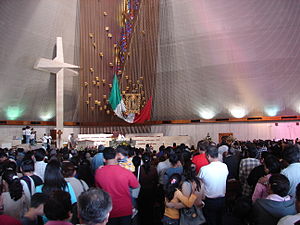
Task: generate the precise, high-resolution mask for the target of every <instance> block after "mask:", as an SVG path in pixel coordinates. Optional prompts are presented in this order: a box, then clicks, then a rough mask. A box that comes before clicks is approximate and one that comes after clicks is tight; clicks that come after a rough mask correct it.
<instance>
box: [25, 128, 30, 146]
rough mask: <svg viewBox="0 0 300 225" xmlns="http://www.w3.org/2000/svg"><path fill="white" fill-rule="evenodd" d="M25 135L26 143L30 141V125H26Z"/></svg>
mask: <svg viewBox="0 0 300 225" xmlns="http://www.w3.org/2000/svg"><path fill="white" fill-rule="evenodd" d="M25 135H26V144H29V142H30V135H31V130H30V127H29V126H27V127H26V129H25Z"/></svg>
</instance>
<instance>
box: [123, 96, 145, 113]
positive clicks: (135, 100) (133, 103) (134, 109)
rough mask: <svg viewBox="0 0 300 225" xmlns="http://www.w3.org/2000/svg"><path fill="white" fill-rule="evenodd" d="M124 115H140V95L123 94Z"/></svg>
mask: <svg viewBox="0 0 300 225" xmlns="http://www.w3.org/2000/svg"><path fill="white" fill-rule="evenodd" d="M124 103H125V106H126V109H127V111H126V113H140V108H141V95H140V94H132V93H131V94H125V102H124Z"/></svg>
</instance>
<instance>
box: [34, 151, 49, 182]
mask: <svg viewBox="0 0 300 225" xmlns="http://www.w3.org/2000/svg"><path fill="white" fill-rule="evenodd" d="M45 156H46V152H45V150H44V149H43V148H40V149H37V150H36V152H35V154H34V157H35V159H36V162H35V164H34V174H35V175H38V176H39V177H40V178H41V179H42V180H43V181H44V175H45V170H46V166H47V163H45V162H44V159H45Z"/></svg>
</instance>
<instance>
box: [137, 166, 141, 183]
mask: <svg viewBox="0 0 300 225" xmlns="http://www.w3.org/2000/svg"><path fill="white" fill-rule="evenodd" d="M140 171H141V166H139V167H138V174H137V180H138V181H140Z"/></svg>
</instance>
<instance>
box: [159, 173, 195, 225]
mask: <svg viewBox="0 0 300 225" xmlns="http://www.w3.org/2000/svg"><path fill="white" fill-rule="evenodd" d="M181 181H182V176H181V175H180V174H178V173H174V174H173V175H171V176H170V178H169V180H168V182H167V183H166V187H165V203H166V207H165V213H164V217H163V219H162V222H163V224H164V225H179V219H180V213H179V210H178V209H176V208H171V207H169V203H171V204H178V203H182V204H183V205H184V206H185V207H192V206H193V205H194V202H195V200H196V199H197V196H196V195H194V192H195V189H196V185H195V183H193V184H192V187H191V195H190V197H188V198H187V197H186V196H184V195H183V194H182V192H181V191H180V190H179V189H180V187H181V184H182V182H181Z"/></svg>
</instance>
